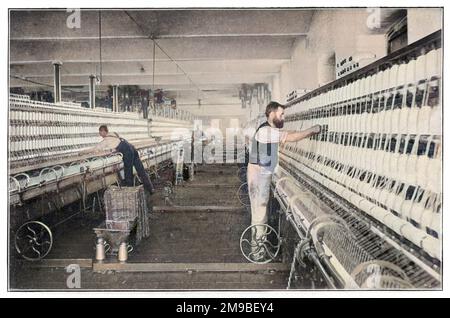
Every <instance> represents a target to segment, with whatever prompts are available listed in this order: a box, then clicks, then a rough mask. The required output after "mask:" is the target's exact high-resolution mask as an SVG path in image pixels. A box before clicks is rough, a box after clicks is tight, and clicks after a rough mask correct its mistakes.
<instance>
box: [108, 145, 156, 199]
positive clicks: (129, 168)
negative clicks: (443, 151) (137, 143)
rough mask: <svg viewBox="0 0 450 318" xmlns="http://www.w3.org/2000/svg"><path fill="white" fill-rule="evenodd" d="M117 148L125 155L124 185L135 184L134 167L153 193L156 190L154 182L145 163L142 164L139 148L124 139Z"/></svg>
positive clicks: (146, 187) (130, 185)
mask: <svg viewBox="0 0 450 318" xmlns="http://www.w3.org/2000/svg"><path fill="white" fill-rule="evenodd" d="M116 150H117V151H118V152H120V153H121V154H122V155H123V171H124V174H125V181H124V185H125V186H126V187H132V186H133V167H134V168H135V169H136V172H137V175H138V176H139V179H141V181H142V183H143V184H144V188H145V189H146V190H147V191H149V192H150V193H153V192H154V191H155V190H154V188H153V184H152V182H151V180H150V178H149V176H148V175H147V172H145V169H144V165H143V164H142V161H141V159H140V158H139V154H138V152H137V150H136V149H135V148H134V147H133V145H131V144H130V143H129V142H128V141H126V140H122V141H121V142H120V144H119V146H117V148H116Z"/></svg>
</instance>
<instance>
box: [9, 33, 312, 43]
mask: <svg viewBox="0 0 450 318" xmlns="http://www.w3.org/2000/svg"><path fill="white" fill-rule="evenodd" d="M307 35H308V34H307V33H227V34H168V35H160V36H158V37H155V39H156V40H158V39H181V38H216V37H242V36H245V37H283V36H287V37H297V36H307ZM120 39H149V37H148V36H145V35H108V36H102V40H120ZM98 40H99V38H98V36H62V37H61V36H60V37H58V36H55V37H37V36H32V37H27V36H24V37H13V38H10V41H98Z"/></svg>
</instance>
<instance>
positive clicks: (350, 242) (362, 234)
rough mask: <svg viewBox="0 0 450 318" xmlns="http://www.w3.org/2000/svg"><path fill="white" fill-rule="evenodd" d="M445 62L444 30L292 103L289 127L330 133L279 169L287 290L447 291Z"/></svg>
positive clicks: (284, 157)
mask: <svg viewBox="0 0 450 318" xmlns="http://www.w3.org/2000/svg"><path fill="white" fill-rule="evenodd" d="M441 59H442V49H441V35H440V31H438V32H436V33H434V34H431V35H430V36H428V37H426V38H424V39H422V40H420V41H418V42H416V43H413V44H411V45H409V46H407V47H405V48H403V49H400V50H398V51H396V52H394V53H392V54H390V55H388V56H386V57H384V58H382V59H380V60H378V61H376V62H374V63H373V64H371V65H368V66H366V67H364V68H362V69H360V70H358V71H355V72H354V73H352V74H349V75H347V76H345V77H343V78H341V79H339V80H336V81H334V82H331V83H329V84H327V85H325V86H322V87H321V88H319V89H317V90H314V91H312V92H310V93H307V94H306V95H303V96H302V97H300V98H297V99H295V100H293V101H291V102H289V104H288V105H287V106H288V107H287V109H286V110H285V116H286V119H285V127H284V129H286V130H303V129H307V128H309V127H311V126H313V125H317V124H318V125H320V126H321V128H322V132H321V133H320V134H318V135H315V136H313V137H310V138H308V139H305V140H302V141H300V142H297V143H286V144H284V146H282V147H280V153H279V167H278V169H277V170H276V171H275V173H274V176H273V193H274V198H275V199H276V201H275V202H276V203H277V204H278V208H276V209H275V211H271V213H278V215H279V222H280V223H279V227H278V229H277V228H276V227H275V228H272V227H270V226H268V228H267V236H268V235H269V234H271V233H273V232H275V233H276V234H277V236H278V237H276V238H275V242H274V240H270V239H269V238H268V237H267V236H265V237H263V238H262V239H263V240H265V241H264V242H261V243H262V245H265V246H264V248H265V249H266V250H267V251H268V252H270V251H277V250H276V249H275V250H274V247H278V246H279V245H281V250H282V251H283V253H282V254H283V258H284V260H285V261H286V262H287V261H289V262H291V273H290V277H289V282H288V288H295V287H297V288H298V286H303V287H304V286H305V282H306V284H314V282H311V281H313V279H312V278H311V277H310V278H309V279H308V278H307V279H305V276H308V273H309V272H310V271H308V270H306V269H307V268H314V270H313V273H312V274H311V275H312V276H315V277H320V279H318V280H319V281H320V282H321V283H322V284H323V286H324V287H328V288H347V289H348V288H350V289H358V288H370V289H402V288H417V289H432V288H440V286H441V261H442V258H441V256H442V254H441V241H442V226H441V218H442V185H441V180H442V175H441V171H442V145H441V143H442V127H441V121H442V116H441V114H442V96H441V95H442V94H441V91H442V86H441V72H442V62H441ZM289 233H291V234H289ZM292 233H294V234H292ZM241 244H242V242H241ZM269 255H270V253H269ZM276 255H277V254H276V253H273V255H272V256H273V257H272V259H274V258H275V257H276ZM309 288H311V286H310V287H309ZM313 288H314V285H313Z"/></svg>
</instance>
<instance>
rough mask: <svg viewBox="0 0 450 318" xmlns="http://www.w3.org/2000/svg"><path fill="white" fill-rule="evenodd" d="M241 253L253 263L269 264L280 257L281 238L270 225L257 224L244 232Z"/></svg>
mask: <svg viewBox="0 0 450 318" xmlns="http://www.w3.org/2000/svg"><path fill="white" fill-rule="evenodd" d="M240 245H241V252H242V255H244V257H245V258H246V259H247V260H249V261H250V262H252V263H256V264H265V263H269V262H271V261H273V260H275V258H276V257H277V256H278V253H279V252H280V247H281V240H280V236H279V234H278V233H277V231H275V229H274V228H273V227H271V226H270V225H268V224H255V225H251V226H249V227H247V228H246V229H245V230H244V232H242V235H241V240H240Z"/></svg>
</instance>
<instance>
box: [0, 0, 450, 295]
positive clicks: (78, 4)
mask: <svg viewBox="0 0 450 318" xmlns="http://www.w3.org/2000/svg"><path fill="white" fill-rule="evenodd" d="M187 4H189V7H197V8H198V7H210V8H214V7H238V8H239V7H240V8H244V7H271V6H274V4H276V5H277V8H289V7H302V6H304V7H308V6H311V5H314V6H315V7H321V6H325V7H343V6H361V5H362V4H364V6H367V7H380V6H385V7H414V6H415V7H422V6H423V7H424V6H427V7H429V6H439V7H444V89H443V91H444V92H445V93H444V102H445V101H447V99H448V97H447V92H450V89H449V88H450V87H449V86H450V85H449V82H450V80H448V79H450V76H448V75H450V73H448V72H447V70H448V65H449V61H450V59H448V57H449V53H448V52H449V51H450V50H449V43H450V42H449V41H446V39H445V34H446V32H445V30H450V29H449V28H448V21H449V18H448V16H449V14H447V12H446V10H445V9H446V8H445V1H415V0H409V1H386V0H383V1H365V2H364V3H362V2H361V1H356V0H345V1H344V0H342V1H339V4H337V3H336V2H332V1H323V0H318V1H314V2H311V1H292V0H287V1H283V3H282V4H280V3H277V2H273V1H269V0H246V1H243V0H240V1H236V0H229V1H225V0H222V1H205V0H203V1H200V0H191V1H189V2H185V1H174V0H164V1H163V0H154V1H151V2H149V1H143V0H139V1H132V3H131V2H130V1H126V2H125V1H117V0H110V1H108V2H107V3H105V2H102V1H98V0H77V1H57V0H47V1H33V2H30V1H24V0H15V1H2V3H1V8H2V10H1V11H0V20H1V21H2V22H1V28H2V30H1V31H2V32H1V34H2V37H3V39H2V41H1V42H0V43H1V44H0V45H1V49H0V52H1V53H0V54H1V61H2V63H0V65H1V70H2V72H1V74H2V76H1V88H2V89H1V99H0V101H1V105H0V112H1V118H2V125H0V136H1V138H0V149H4V151H3V154H2V158H1V163H2V164H1V167H0V171H1V185H2V187H1V189H2V191H1V194H0V195H1V197H0V201H1V202H4V204H5V205H4V209H3V212H2V213H0V224H2V226H3V228H2V229H1V230H0V242H1V244H0V255H1V256H0V275H1V276H0V296H3V297H29V298H36V297H43V296H45V297H52V298H53V297H75V298H79V297H92V296H94V297H108V298H116V297H136V298H141V297H155V298H156V297H158V298H159V297H164V298H165V297H173V298H175V297H177V298H179V297H181V298H187V297H189V298H199V297H214V298H223V297H229V298H236V297H242V298H249V297H258V298H279V297H286V298H298V297H314V298H323V297H361V298H367V297H400V298H409V297H424V298H429V297H449V295H450V285H449V279H448V277H449V275H450V274H449V273H450V271H449V263H450V262H449V260H448V259H447V257H445V256H447V255H448V252H446V251H445V250H444V261H443V271H444V281H443V291H404V292H401V291H314V290H311V291H286V292H283V291H260V292H259V291H258V292H244V291H242V292H227V291H213V292H194V291H192V292H191V291H190V292H138V291H136V292H12V293H11V292H10V293H8V292H7V259H6V255H7V251H6V241H7V231H6V224H7V205H6V204H7V203H6V202H7V190H6V189H7V153H6V149H7V126H8V123H7V102H8V98H7V94H8V89H7V87H8V82H7V79H8V78H7V71H8V64H7V48H8V46H7V45H8V8H114V7H119V8H122V7H127V8H147V7H150V6H151V7H153V8H185V7H186V5H187ZM444 108H445V107H444ZM449 113H450V111H448V110H447V111H445V110H444V123H445V125H448V116H449ZM444 128H445V127H444ZM447 135H448V134H447V129H444V152H443V155H444V158H448V157H449V156H448V153H447V152H448V151H447V144H448V143H447V137H448V136H447ZM447 162H448V160H447ZM448 171H449V166H448V164H444V184H443V185H444V189H448V188H449V187H448V185H449V182H450V181H449V180H450V176H449V173H448ZM444 194H445V196H444V205H443V207H444V208H443V214H444V223H443V228H444V229H449V228H450V227H449V226H448V225H449V222H448V220H449V215H448V213H447V212H448V211H445V210H448V193H446V191H445V190H444ZM449 236H450V235H449V234H448V233H447V231H446V230H444V235H443V244H444V247H446V249H447V250H448V247H449V246H450V244H449V240H448V237H449Z"/></svg>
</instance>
